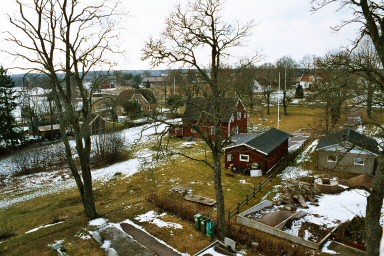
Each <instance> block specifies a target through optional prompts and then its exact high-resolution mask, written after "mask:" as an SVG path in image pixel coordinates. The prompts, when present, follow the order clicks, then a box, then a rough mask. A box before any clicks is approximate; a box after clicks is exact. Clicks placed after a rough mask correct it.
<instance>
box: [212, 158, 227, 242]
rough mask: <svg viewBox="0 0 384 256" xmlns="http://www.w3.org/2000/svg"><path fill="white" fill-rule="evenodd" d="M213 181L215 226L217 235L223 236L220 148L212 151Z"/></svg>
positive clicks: (225, 231)
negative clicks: (215, 211) (215, 209)
mask: <svg viewBox="0 0 384 256" xmlns="http://www.w3.org/2000/svg"><path fill="white" fill-rule="evenodd" d="M213 161H214V182H215V192H216V208H217V222H218V223H217V227H218V236H219V237H220V238H224V237H225V236H226V235H227V222H226V219H225V217H226V216H225V203H224V192H223V185H222V180H221V150H217V151H216V152H213Z"/></svg>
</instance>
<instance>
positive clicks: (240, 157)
mask: <svg viewBox="0 0 384 256" xmlns="http://www.w3.org/2000/svg"><path fill="white" fill-rule="evenodd" d="M239 160H240V161H241V162H249V155H244V154H240V155H239Z"/></svg>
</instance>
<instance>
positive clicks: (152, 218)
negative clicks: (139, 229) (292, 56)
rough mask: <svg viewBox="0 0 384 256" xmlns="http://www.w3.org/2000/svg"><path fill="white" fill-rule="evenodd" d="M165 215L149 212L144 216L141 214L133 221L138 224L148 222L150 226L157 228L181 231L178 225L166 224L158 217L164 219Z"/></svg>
mask: <svg viewBox="0 0 384 256" xmlns="http://www.w3.org/2000/svg"><path fill="white" fill-rule="evenodd" d="M165 215H166V213H162V214H159V213H157V212H156V211H149V212H147V213H145V214H141V215H138V216H136V217H135V220H138V221H139V222H149V223H152V224H155V225H156V226H158V227H159V228H164V227H165V228H173V229H182V228H183V226H182V225H180V224H178V223H173V222H166V221H163V220H161V219H159V217H164V216H165Z"/></svg>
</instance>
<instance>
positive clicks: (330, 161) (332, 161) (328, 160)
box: [327, 155, 337, 163]
mask: <svg viewBox="0 0 384 256" xmlns="http://www.w3.org/2000/svg"><path fill="white" fill-rule="evenodd" d="M330 157H335V160H332V159H329V158H330ZM327 162H328V163H336V162H337V156H335V155H328V156H327Z"/></svg>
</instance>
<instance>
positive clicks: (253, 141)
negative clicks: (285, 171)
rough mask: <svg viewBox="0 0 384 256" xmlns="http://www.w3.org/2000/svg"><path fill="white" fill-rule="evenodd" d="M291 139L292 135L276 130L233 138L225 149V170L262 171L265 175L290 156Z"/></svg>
mask: <svg viewBox="0 0 384 256" xmlns="http://www.w3.org/2000/svg"><path fill="white" fill-rule="evenodd" d="M289 137H291V135H290V134H288V133H286V132H283V131H281V130H278V129H275V128H271V129H269V130H267V131H265V132H263V133H259V134H241V135H240V134H239V135H236V136H232V137H231V143H230V144H229V145H227V146H226V147H224V150H225V168H235V169H242V170H244V169H248V170H251V169H260V170H261V171H262V173H263V174H265V173H266V172H268V170H269V169H271V167H272V166H274V165H275V164H276V163H277V162H278V161H279V160H280V159H281V158H282V157H284V156H285V155H287V154H288V139H289Z"/></svg>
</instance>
